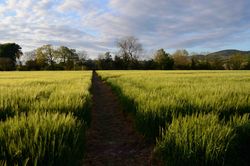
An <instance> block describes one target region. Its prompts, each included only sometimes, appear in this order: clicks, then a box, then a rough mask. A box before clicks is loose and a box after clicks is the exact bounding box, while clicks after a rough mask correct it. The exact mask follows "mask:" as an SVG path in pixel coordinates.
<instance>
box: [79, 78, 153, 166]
mask: <svg viewBox="0 0 250 166" xmlns="http://www.w3.org/2000/svg"><path fill="white" fill-rule="evenodd" d="M92 84H93V88H92V89H93V90H92V93H93V102H94V103H93V109H92V122H91V128H90V129H89V131H88V132H87V145H86V148H87V152H86V153H87V154H86V156H85V160H84V162H83V165H88V166H92V165H93V166H101V165H108V166H123V165H124V166H125V165H126V166H127V165H129V166H138V165H143V166H147V165H151V163H150V155H151V152H152V146H150V145H148V144H147V143H146V142H145V141H144V140H143V138H142V137H141V136H140V135H139V134H138V133H137V132H135V130H134V129H133V126H132V123H131V120H129V118H128V117H126V115H125V114H124V113H123V112H122V108H121V106H120V105H119V102H118V99H117V97H116V96H115V95H114V94H113V93H112V91H111V88H110V87H109V86H107V85H106V84H105V83H103V82H102V81H101V79H100V78H99V77H98V76H97V75H96V74H95V73H94V75H93V82H92Z"/></svg>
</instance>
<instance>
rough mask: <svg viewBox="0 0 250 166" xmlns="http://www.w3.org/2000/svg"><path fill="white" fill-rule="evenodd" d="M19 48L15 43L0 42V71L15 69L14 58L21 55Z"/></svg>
mask: <svg viewBox="0 0 250 166" xmlns="http://www.w3.org/2000/svg"><path fill="white" fill-rule="evenodd" d="M21 49H22V48H21V47H20V46H19V45H18V44H16V43H5V44H0V71H1V70H14V69H15V67H16V59H19V58H20V56H21V55H22V51H21Z"/></svg>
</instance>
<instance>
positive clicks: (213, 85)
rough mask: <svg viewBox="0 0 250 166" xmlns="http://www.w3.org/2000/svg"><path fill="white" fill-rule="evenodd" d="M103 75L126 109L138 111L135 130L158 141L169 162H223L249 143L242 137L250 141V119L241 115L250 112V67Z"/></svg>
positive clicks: (107, 73) (160, 154)
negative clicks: (244, 69) (230, 69)
mask: <svg viewBox="0 0 250 166" xmlns="http://www.w3.org/2000/svg"><path fill="white" fill-rule="evenodd" d="M98 74H99V75H100V76H101V77H102V79H103V80H105V81H106V82H107V83H108V84H110V85H111V86H112V88H113V90H114V91H115V92H116V94H117V95H118V96H119V98H120V100H121V103H122V104H123V106H124V110H125V111H128V112H131V113H132V114H133V115H134V119H135V125H136V128H137V129H138V130H139V131H140V132H141V133H142V134H143V135H144V136H145V137H146V138H148V139H149V140H151V141H153V142H154V141H156V140H158V142H157V145H156V152H157V154H158V155H159V157H160V158H161V159H162V160H163V162H164V163H165V164H168V165H171V164H172V165H192V164H194V165H195V163H196V164H198V165H211V164H212V165H224V164H225V163H227V162H228V161H229V159H230V158H229V157H228V158H227V159H226V158H225V157H226V156H229V154H231V153H232V152H233V151H236V147H241V148H239V149H242V147H244V146H248V144H249V141H248V142H247V141H245V143H246V144H242V143H240V141H238V140H240V139H239V138H242V137H245V140H249V139H250V136H249V134H246V133H248V132H250V128H248V127H246V126H249V125H248V122H246V121H247V120H248V119H247V118H242V117H245V116H247V114H248V113H250V72H249V71H130V72H128V71H98ZM232 119H237V120H235V121H236V122H237V123H236V122H235V123H232ZM243 119H244V120H243ZM246 119H247V120H246ZM243 122H244V123H243ZM232 124H234V125H232ZM240 126H241V127H240ZM240 128H241V130H240ZM240 131H241V132H240ZM239 133H241V134H239ZM231 140H234V141H231ZM202 141H203V142H202ZM204 141H205V143H204ZM189 143H190V144H189ZM236 145H237V146H236ZM249 145H250V144H249ZM227 149H231V150H227ZM243 149H244V148H243ZM246 154H247V155H249V154H250V152H249V151H248V153H246ZM176 158H178V159H179V160H178V161H179V162H178V161H176V162H175V160H176ZM231 158H232V157H231ZM233 158H234V159H236V161H240V160H242V157H240V156H239V157H238V159H237V157H236V155H234V157H233ZM173 160H174V161H173ZM243 160H244V159H243ZM227 165H228V163H227Z"/></svg>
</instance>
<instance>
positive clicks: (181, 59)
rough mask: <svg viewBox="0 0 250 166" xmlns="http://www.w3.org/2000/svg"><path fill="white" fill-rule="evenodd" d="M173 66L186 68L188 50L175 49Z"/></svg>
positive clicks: (187, 64) (188, 61)
mask: <svg viewBox="0 0 250 166" xmlns="http://www.w3.org/2000/svg"><path fill="white" fill-rule="evenodd" d="M173 59H174V66H175V68H176V69H188V68H189V64H190V60H189V59H188V52H187V50H185V49H181V50H176V51H175V53H174V54H173Z"/></svg>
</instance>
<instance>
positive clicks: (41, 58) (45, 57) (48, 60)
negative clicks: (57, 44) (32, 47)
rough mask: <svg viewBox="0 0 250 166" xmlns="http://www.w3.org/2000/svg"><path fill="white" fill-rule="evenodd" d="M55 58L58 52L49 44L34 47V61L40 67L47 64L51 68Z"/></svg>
mask: <svg viewBox="0 0 250 166" xmlns="http://www.w3.org/2000/svg"><path fill="white" fill-rule="evenodd" d="M57 59H58V54H57V53H56V51H55V50H54V48H53V47H52V45H50V44H48V45H44V46H42V47H40V48H38V49H36V61H37V64H39V65H40V66H41V67H45V66H49V68H51V69H53V68H54V64H55V63H56V60H57Z"/></svg>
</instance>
